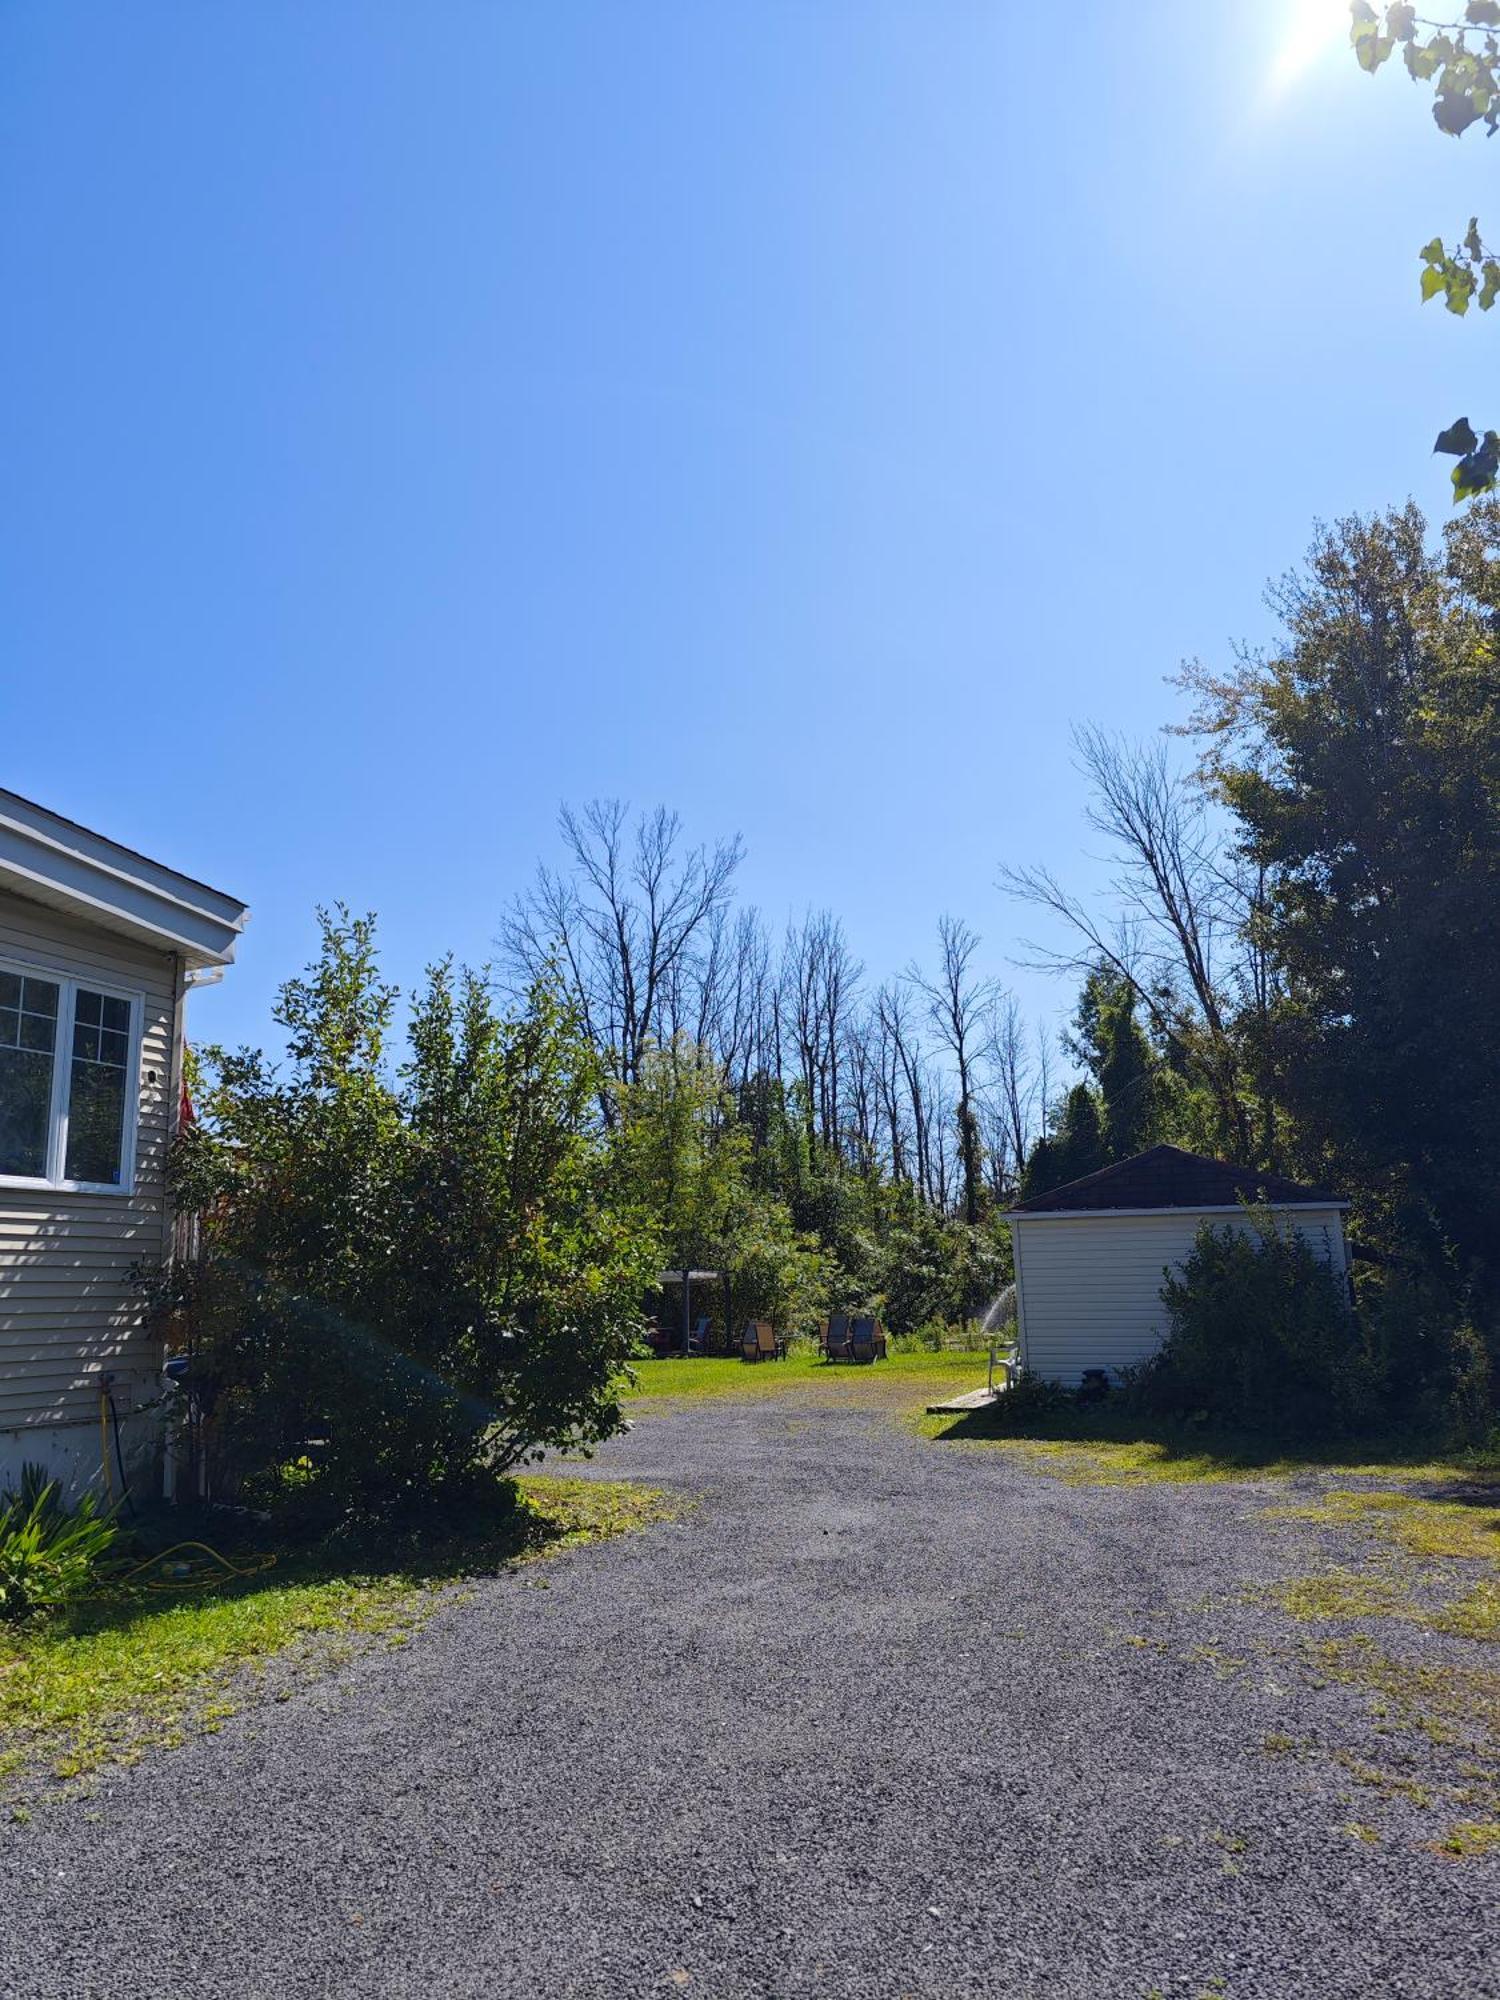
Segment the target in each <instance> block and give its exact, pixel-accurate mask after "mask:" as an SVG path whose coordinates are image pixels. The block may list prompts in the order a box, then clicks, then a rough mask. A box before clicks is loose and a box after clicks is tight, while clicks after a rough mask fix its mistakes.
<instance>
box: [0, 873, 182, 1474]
mask: <svg viewBox="0 0 1500 2000" xmlns="http://www.w3.org/2000/svg"><path fill="white" fill-rule="evenodd" d="M0 959H10V960H13V961H14V960H19V961H20V962H22V963H23V964H34V965H35V966H36V967H37V969H38V970H39V971H53V972H61V973H64V974H67V975H69V976H72V977H74V978H79V979H89V978H95V979H98V980H99V981H100V982H101V984H105V985H110V986H115V987H123V988H128V989H131V990H133V991H135V992H138V993H140V994H142V995H143V996H144V1006H143V1009H142V1034H141V1051H140V1074H139V1077H138V1080H137V1083H138V1089H139V1093H140V1096H139V1104H140V1118H139V1125H138V1128H137V1138H136V1159H135V1187H134V1192H133V1193H131V1194H129V1195H123V1194H121V1195H112V1194H65V1193H60V1192H57V1191H53V1190H47V1189H30V1188H16V1187H4V1186H0V1458H6V1459H8V1458H9V1457H12V1456H14V1455H15V1453H14V1452H13V1451H9V1450H7V1449H6V1438H7V1436H8V1437H9V1439H10V1441H11V1443H12V1444H14V1443H15V1432H16V1431H17V1429H18V1428H19V1429H24V1430H25V1431H27V1432H28V1433H30V1434H33V1435H36V1434H39V1433H41V1432H44V1431H46V1430H47V1429H48V1428H49V1427H53V1426H59V1425H74V1424H79V1423H88V1422H94V1421H97V1417H98V1397H99V1375H100V1373H101V1371H102V1370H105V1369H109V1370H111V1371H113V1372H114V1374H115V1375H116V1377H117V1383H116V1401H117V1403H118V1404H119V1405H120V1407H121V1409H122V1411H123V1410H124V1409H127V1408H129V1406H130V1405H131V1404H132V1403H135V1402H138V1401H140V1400H143V1398H144V1396H146V1395H149V1394H152V1393H154V1391H155V1389H156V1387H157V1371H158V1369H159V1367H160V1361H161V1357H160V1353H159V1343H158V1342H157V1341H156V1340H155V1339H154V1338H151V1337H148V1334H147V1332H146V1329H145V1325H144V1316H143V1313H142V1309H141V1296H140V1293H139V1291H138V1290H137V1288H136V1287H135V1286H134V1284H133V1283H132V1282H131V1268H132V1266H133V1265H135V1264H137V1263H141V1262H147V1263H150V1262H154V1261H155V1260H156V1259H158V1258H160V1257H161V1256H162V1255H163V1254H164V1253H165V1251H166V1249H167V1247H168V1216H167V1205H166V1190H165V1167H166V1151H167V1143H168V1139H169V1137H170V1131H171V1121H172V1118H173V1117H174V1116H175V1109H176V1107H175V1102H174V1099H173V1096H172V1079H173V1076H174V1074H175V1073H176V1067H175V1057H176V1045H177V1038H178V1033H179V1028H180V1020H181V1012H180V997H179V996H180V992H181V982H180V975H179V968H178V962H177V960H176V958H175V957H174V956H173V955H172V954H170V953H163V952H157V951H153V950H151V949H150V948H149V947H147V946H143V945H137V944H133V943H131V942H129V941H128V940H126V939H123V938H116V937H113V936H111V934H110V933H109V932H108V931H105V930H102V929H97V928H95V927H94V926H92V925H89V924H83V923H79V922H76V921H74V920H73V919H71V918H69V917H66V916H63V915H61V914H60V913H59V912H57V911H55V910H52V909H49V908H46V907H45V906H44V905H42V904H40V903H33V902H31V901H29V900H27V899H25V898H22V897H20V896H16V895H14V894H12V893H10V892H9V891H5V890H0ZM153 1073H154V1076H155V1081H154V1082H150V1081H148V1080H147V1079H148V1077H150V1076H151V1075H152V1074H153ZM38 1441H40V1439H39V1438H38ZM30 1455H32V1456H36V1457H43V1456H45V1454H44V1453H43V1452H41V1451H40V1450H37V1451H34V1452H32V1453H31V1454H30Z"/></svg>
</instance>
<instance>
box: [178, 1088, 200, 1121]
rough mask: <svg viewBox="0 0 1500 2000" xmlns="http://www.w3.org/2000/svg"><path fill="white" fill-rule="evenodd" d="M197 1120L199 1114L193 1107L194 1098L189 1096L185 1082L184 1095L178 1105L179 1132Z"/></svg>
mask: <svg viewBox="0 0 1500 2000" xmlns="http://www.w3.org/2000/svg"><path fill="white" fill-rule="evenodd" d="M197 1122H198V1114H197V1112H196V1111H195V1110H194V1109H193V1100H192V1098H191V1097H189V1095H188V1087H187V1085H186V1084H185V1083H184V1084H183V1086H182V1097H181V1099H180V1100H179V1102H178V1105H177V1129H178V1131H179V1132H185V1131H186V1130H187V1128H188V1127H189V1125H196V1124H197Z"/></svg>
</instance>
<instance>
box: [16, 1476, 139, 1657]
mask: <svg viewBox="0 0 1500 2000" xmlns="http://www.w3.org/2000/svg"><path fill="white" fill-rule="evenodd" d="M117 1533H118V1527H117V1524H116V1522H115V1519H114V1516H113V1514H112V1513H108V1512H101V1510H100V1508H99V1505H98V1502H97V1501H96V1500H95V1498H94V1496H93V1494H92V1493H86V1494H85V1495H84V1496H83V1498H82V1499H81V1500H80V1501H79V1502H78V1504H77V1505H76V1506H75V1507H73V1508H71V1509H70V1508H68V1507H65V1506H64V1505H63V1501H62V1496H61V1494H60V1492H59V1490H58V1485H57V1482H56V1480H49V1479H48V1478H47V1475H46V1472H45V1471H44V1470H43V1468H42V1467H40V1466H36V1465H27V1466H23V1467H22V1469H21V1484H20V1488H19V1490H18V1491H16V1492H14V1493H6V1494H5V1495H4V1496H3V1497H0V1621H3V1622H4V1623H6V1624H13V1625H14V1624H20V1623H21V1622H22V1621H23V1620H24V1619H27V1618H30V1617H32V1616H33V1615H34V1614H35V1613H37V1612H39V1611H55V1610H59V1609H61V1608H62V1607H63V1606H64V1605H67V1604H71V1603H73V1602H74V1601H75V1600H76V1599H77V1598H79V1597H81V1596H82V1595H83V1593H84V1592H85V1591H86V1590H87V1589H88V1587H89V1585H90V1584H91V1583H92V1582H93V1581H94V1579H95V1576H96V1575H97V1573H98V1569H99V1565H100V1563H101V1562H102V1561H103V1560H104V1558H105V1556H106V1555H108V1553H109V1551H110V1549H111V1547H112V1546H113V1544H114V1540H115V1536H116V1534H117Z"/></svg>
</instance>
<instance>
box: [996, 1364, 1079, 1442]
mask: <svg viewBox="0 0 1500 2000" xmlns="http://www.w3.org/2000/svg"><path fill="white" fill-rule="evenodd" d="M1077 1406H1078V1397H1077V1394H1076V1392H1075V1391H1074V1390H1072V1389H1065V1388H1064V1387H1063V1386H1062V1384H1061V1383H1060V1382H1049V1381H1047V1380H1046V1378H1045V1377H1044V1376H1041V1375H1033V1374H1031V1373H1029V1372H1028V1371H1027V1370H1026V1369H1021V1370H1020V1371H1019V1372H1018V1373H1017V1375H1016V1377H1015V1379H1014V1380H1013V1381H1012V1383H1011V1385H1010V1387H1009V1388H1008V1389H1007V1390H1006V1391H1005V1393H1004V1394H1003V1395H1002V1396H1001V1397H999V1399H998V1400H997V1401H996V1402H995V1403H994V1405H993V1406H992V1408H991V1409H990V1411H989V1412H988V1413H987V1415H988V1417H989V1419H990V1420H991V1421H992V1422H993V1423H994V1424H995V1426H996V1427H997V1428H1002V1429H1005V1430H1022V1429H1025V1428H1026V1427H1027V1426H1028V1425H1031V1424H1037V1423H1042V1422H1044V1421H1045V1420H1046V1419H1047V1418H1048V1417H1056V1416H1061V1415H1062V1414H1063V1413H1064V1412H1065V1411H1070V1410H1075V1409H1076V1408H1077Z"/></svg>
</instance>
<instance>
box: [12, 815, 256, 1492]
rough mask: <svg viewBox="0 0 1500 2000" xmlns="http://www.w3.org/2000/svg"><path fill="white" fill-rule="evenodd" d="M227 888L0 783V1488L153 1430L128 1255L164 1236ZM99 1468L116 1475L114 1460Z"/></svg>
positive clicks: (153, 1368) (142, 1324)
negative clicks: (192, 1048)
mask: <svg viewBox="0 0 1500 2000" xmlns="http://www.w3.org/2000/svg"><path fill="white" fill-rule="evenodd" d="M246 916H247V912H246V910H245V907H244V905H243V904H242V903H239V902H237V901H236V900H235V898H234V897H233V896H226V895H222V894H221V893H220V892H219V891H218V890H217V889H209V888H206V887H205V886H204V884H203V883H201V882H195V881H193V880H192V879H191V878H190V877H188V876H186V875H179V874H178V873H177V871H176V870H175V869H172V868H166V867H163V866H162V864H161V863H160V862H157V861H148V860H147V859H146V857H145V856H144V855H142V854H136V853H133V852H132V851H131V849H129V848H128V847H121V846H119V845H118V844H117V843H116V842H114V841H112V840H107V839H105V838H104V836H103V835H102V834H97V833H90V832H88V831H87V829H86V828H84V827H81V826H75V825H74V824H73V822H72V821H71V820H66V819H62V818H60V817H59V816H58V814H56V813H53V812H48V811H47V810H46V808H45V807H43V806H37V805H32V804H31V803H29V801H27V800H26V799H22V798H18V797H17V796H16V795H15V793H13V792H7V791H4V790H0V1490H3V1489H4V1488H5V1487H6V1486H7V1485H10V1484H11V1483H13V1481H14V1479H15V1477H16V1475H17V1474H18V1472H19V1470H20V1468H21V1466H22V1465H23V1464H24V1463H26V1462H28V1461H30V1462H32V1463H39V1464H42V1465H44V1466H46V1467H47V1468H48V1470H49V1471H51V1472H53V1473H55V1474H57V1475H59V1476H61V1477H62V1478H63V1479H64V1480H65V1481H66V1482H67V1483H68V1484H69V1485H78V1484H81V1483H84V1482H86V1481H89V1480H91V1479H99V1478H102V1474H103V1466H102V1458H103V1452H104V1449H105V1446H106V1444H108V1446H109V1450H110V1454H111V1458H112V1459H113V1458H114V1457H115V1456H116V1446H115V1442H114V1437H115V1425H116V1419H118V1426H119V1444H118V1454H119V1456H123V1458H124V1460H125V1463H126V1465H127V1466H130V1465H132V1464H134V1465H135V1466H137V1467H139V1466H141V1465H143V1464H144V1463H145V1462H147V1461H148V1460H149V1458H150V1456H151V1455H152V1454H153V1452H154V1449H155V1445H156V1441H157V1438H158V1435H159V1417H158V1412H157V1411H155V1410H143V1409H142V1408H141V1407H140V1406H142V1405H145V1404H155V1403H156V1402H157V1400H158V1399H159V1397H160V1394H161V1389H162V1382H161V1375H160V1369H161V1364H162V1354H161V1351H160V1343H159V1341H158V1340H157V1339H156V1337H155V1336H154V1335H153V1334H152V1332H151V1330H150V1329H149V1327H148V1326H147V1323H146V1315H145V1312H144V1302H143V1295H142V1292H141V1288H140V1286H139V1284H138V1282H137V1281H136V1278H135V1276H134V1273H135V1269H136V1267H137V1266H141V1265H151V1264H154V1263H158V1262H160V1260H161V1259H162V1258H164V1257H165V1256H167V1255H168V1254H169V1253H170V1250H171V1216H170V1213H169V1210H168V1205H167V1199H166V1185H165V1169H166V1156H167V1147H168V1142H169V1140H170V1138H171V1135H172V1132H173V1129H174V1127H175V1123H176V1119H177V1113H178V1105H179V1102H180V1097H181V1090H182V1049H183V1002H184V997H185V995H186V992H187V989H188V987H189V985H190V984H192V983H194V982H195V981H197V980H202V979H204V978H212V977H216V976H218V969H219V968H222V967H223V966H225V965H227V964H228V963H229V962H230V960H231V959H232V958H233V956H234V946H235V940H236V938H237V937H238V935H239V932H240V930H241V929H242V927H243V925H244V923H245V920H246ZM110 1478H111V1480H112V1481H113V1483H115V1485H116V1486H118V1477H117V1466H114V1465H112V1466H111V1471H110Z"/></svg>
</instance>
